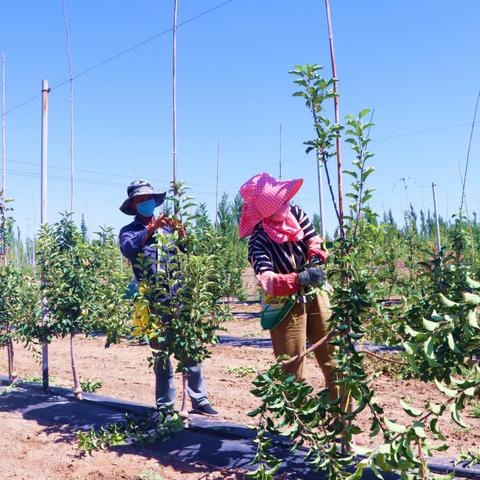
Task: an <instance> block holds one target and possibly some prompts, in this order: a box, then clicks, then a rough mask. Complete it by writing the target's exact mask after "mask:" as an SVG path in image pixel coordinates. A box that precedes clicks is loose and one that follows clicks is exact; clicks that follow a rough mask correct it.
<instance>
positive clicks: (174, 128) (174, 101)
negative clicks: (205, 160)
mask: <svg viewBox="0 0 480 480" xmlns="http://www.w3.org/2000/svg"><path fill="white" fill-rule="evenodd" d="M172 113H173V118H172V120H173V125H172V136H173V138H172V140H173V193H174V195H176V193H177V0H173V62H172ZM175 213H176V212H175Z"/></svg>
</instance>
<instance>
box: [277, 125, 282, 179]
mask: <svg viewBox="0 0 480 480" xmlns="http://www.w3.org/2000/svg"><path fill="white" fill-rule="evenodd" d="M279 144H280V145H279V158H278V172H279V173H278V178H279V179H280V180H281V179H282V126H281V125H280V138H279Z"/></svg>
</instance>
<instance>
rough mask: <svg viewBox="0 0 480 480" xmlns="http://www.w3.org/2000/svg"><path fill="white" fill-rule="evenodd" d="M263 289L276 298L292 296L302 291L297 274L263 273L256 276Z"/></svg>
mask: <svg viewBox="0 0 480 480" xmlns="http://www.w3.org/2000/svg"><path fill="white" fill-rule="evenodd" d="M256 277H257V280H258V281H259V282H260V285H261V286H262V289H263V290H264V291H265V292H267V293H268V294H269V295H273V296H274V297H283V296H286V295H292V294H293V293H297V292H298V291H299V290H300V287H299V285H298V278H297V274H296V273H287V274H283V273H274V272H272V271H267V272H262V273H259V274H258V275H256Z"/></svg>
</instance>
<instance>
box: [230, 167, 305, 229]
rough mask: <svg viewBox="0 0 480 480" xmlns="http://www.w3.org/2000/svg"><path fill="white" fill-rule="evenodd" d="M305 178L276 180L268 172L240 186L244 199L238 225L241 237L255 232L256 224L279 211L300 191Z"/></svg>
mask: <svg viewBox="0 0 480 480" xmlns="http://www.w3.org/2000/svg"><path fill="white" fill-rule="evenodd" d="M302 184H303V179H301V178H298V179H294V180H276V179H275V178H274V177H272V176H271V175H269V174H268V173H259V174H258V175H255V176H254V177H252V178H251V179H250V180H248V181H247V182H245V183H244V184H243V185H242V186H241V187H240V195H241V197H242V198H243V200H244V202H245V203H244V204H243V207H242V216H241V217H240V224H239V226H238V235H239V236H240V238H243V237H248V236H249V235H251V234H252V233H253V230H254V229H255V226H256V225H257V224H258V223H259V222H261V221H262V220H263V219H264V218H268V217H270V216H272V215H274V214H275V213H277V212H278V211H279V210H280V208H281V207H282V206H283V205H284V204H285V203H287V202H289V201H290V199H291V198H292V197H293V196H294V195H295V194H296V193H297V192H298V190H299V189H300V187H301V186H302Z"/></svg>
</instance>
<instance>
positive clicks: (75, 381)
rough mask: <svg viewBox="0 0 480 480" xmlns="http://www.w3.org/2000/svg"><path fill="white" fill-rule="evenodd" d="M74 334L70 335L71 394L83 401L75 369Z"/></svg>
mask: <svg viewBox="0 0 480 480" xmlns="http://www.w3.org/2000/svg"><path fill="white" fill-rule="evenodd" d="M75 335H76V334H75V333H71V334H70V357H71V360H72V375H73V386H74V390H73V393H74V394H75V398H76V399H77V400H83V395H82V387H81V386H80V376H79V375H78V369H77V357H76V355H75V341H74V340H75Z"/></svg>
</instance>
